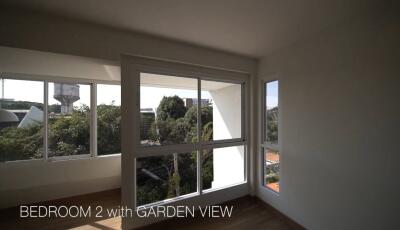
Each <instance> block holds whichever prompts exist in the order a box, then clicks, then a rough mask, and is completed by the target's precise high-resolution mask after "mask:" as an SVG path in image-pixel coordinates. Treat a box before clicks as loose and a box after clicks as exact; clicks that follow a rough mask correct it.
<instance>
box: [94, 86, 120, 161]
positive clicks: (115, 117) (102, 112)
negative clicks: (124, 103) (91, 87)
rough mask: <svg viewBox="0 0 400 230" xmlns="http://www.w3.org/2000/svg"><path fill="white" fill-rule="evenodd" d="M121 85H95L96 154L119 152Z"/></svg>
mask: <svg viewBox="0 0 400 230" xmlns="http://www.w3.org/2000/svg"><path fill="white" fill-rule="evenodd" d="M120 122H121V86H120V85H103V84H98V85H97V154H98V155H106V154H114V153H121V124H120Z"/></svg>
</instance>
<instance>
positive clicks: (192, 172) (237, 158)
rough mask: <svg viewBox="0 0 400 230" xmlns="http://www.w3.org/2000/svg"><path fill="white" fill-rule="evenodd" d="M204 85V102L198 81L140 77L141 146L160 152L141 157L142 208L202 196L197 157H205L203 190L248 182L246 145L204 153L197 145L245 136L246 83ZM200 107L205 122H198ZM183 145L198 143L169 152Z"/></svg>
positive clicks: (138, 193)
mask: <svg viewBox="0 0 400 230" xmlns="http://www.w3.org/2000/svg"><path fill="white" fill-rule="evenodd" d="M200 82H201V83H200V84H201V89H200V93H201V98H200V99H199V98H198V94H199V88H198V87H199V79H198V78H187V77H176V76H166V75H158V74H149V73H141V75H140V117H141V122H140V143H141V148H149V147H150V148H151V147H152V146H158V147H159V148H157V149H155V150H154V151H156V152H154V153H153V154H152V155H156V156H151V157H139V158H137V160H136V172H137V174H136V176H137V191H136V199H137V205H139V206H140V205H144V204H150V203H154V202H158V201H161V200H165V199H170V198H174V197H178V196H181V195H185V194H189V193H195V192H198V191H197V183H198V181H197V171H198V170H197V160H198V159H199V158H198V157H197V156H198V154H202V155H201V156H202V157H201V158H202V160H201V161H202V162H201V163H200V165H201V174H202V178H201V180H202V183H203V190H207V189H217V188H223V187H226V186H229V185H232V184H236V183H240V182H243V181H244V146H243V145H242V144H241V143H238V144H237V145H238V146H232V147H226V148H215V149H211V150H204V151H202V152H201V153H200V150H199V149H197V145H194V144H195V143H198V142H200V143H209V142H212V141H215V140H230V139H234V138H241V137H242V133H241V128H242V126H241V125H242V116H241V111H242V109H241V103H242V102H241V99H242V94H241V93H242V92H241V87H242V85H241V84H238V83H227V82H218V81H205V80H201V81H200ZM199 108H200V116H201V118H200V119H201V122H198V109H199ZM199 123H201V126H200V130H198V129H199V127H198V124H199ZM183 144H193V149H192V151H190V152H186V153H165V151H164V149H167V148H168V146H169V145H183ZM139 151H140V150H139ZM227 162H229V164H227Z"/></svg>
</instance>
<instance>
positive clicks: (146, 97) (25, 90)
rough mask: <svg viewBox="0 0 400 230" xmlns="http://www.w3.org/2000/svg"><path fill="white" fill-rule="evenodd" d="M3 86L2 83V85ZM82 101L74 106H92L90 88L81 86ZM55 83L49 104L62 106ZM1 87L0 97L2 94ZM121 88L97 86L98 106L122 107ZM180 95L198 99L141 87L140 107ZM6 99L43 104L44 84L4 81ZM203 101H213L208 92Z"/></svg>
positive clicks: (192, 92) (185, 92) (176, 91)
mask: <svg viewBox="0 0 400 230" xmlns="http://www.w3.org/2000/svg"><path fill="white" fill-rule="evenodd" d="M0 84H1V83H0ZM79 86H80V90H79V94H80V95H79V96H80V99H79V100H78V101H76V102H75V103H74V106H79V105H81V104H85V105H90V86H89V85H83V84H79ZM53 92H54V83H49V104H60V102H58V101H57V100H56V99H54V98H53V96H52V95H53ZM2 93H3V92H2V87H0V97H1V95H3V94H2ZM120 95H121V87H120V86H119V85H104V84H98V85H97V104H98V105H99V104H111V103H112V102H114V104H115V105H121V96H120ZM174 95H178V96H179V97H181V98H197V91H196V90H183V89H170V88H156V87H141V95H140V96H141V97H140V107H141V108H154V109H155V108H157V106H158V104H159V103H160V101H161V99H162V97H163V96H174ZM4 98H7V99H14V100H16V101H31V102H39V103H43V101H44V83H43V82H39V81H26V80H11V79H5V80H4ZM202 98H203V99H211V96H210V94H209V93H208V92H207V91H203V92H202Z"/></svg>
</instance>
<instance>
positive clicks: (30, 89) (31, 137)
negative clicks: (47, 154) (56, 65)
mask: <svg viewBox="0 0 400 230" xmlns="http://www.w3.org/2000/svg"><path fill="white" fill-rule="evenodd" d="M0 81H1V82H0V84H1V87H0V91H1V92H0V97H1V98H0V162H2V161H16V160H30V159H38V158H42V157H43V152H44V147H43V139H44V116H43V108H44V83H43V82H40V81H27V80H13V79H0Z"/></svg>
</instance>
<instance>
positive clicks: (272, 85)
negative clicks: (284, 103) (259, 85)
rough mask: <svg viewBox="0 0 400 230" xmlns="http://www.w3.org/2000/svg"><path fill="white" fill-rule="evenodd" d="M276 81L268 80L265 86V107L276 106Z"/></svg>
mask: <svg viewBox="0 0 400 230" xmlns="http://www.w3.org/2000/svg"><path fill="white" fill-rule="evenodd" d="M278 87H279V83H278V81H272V82H268V83H267V86H266V90H267V100H266V103H267V109H270V108H273V107H276V106H278Z"/></svg>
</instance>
